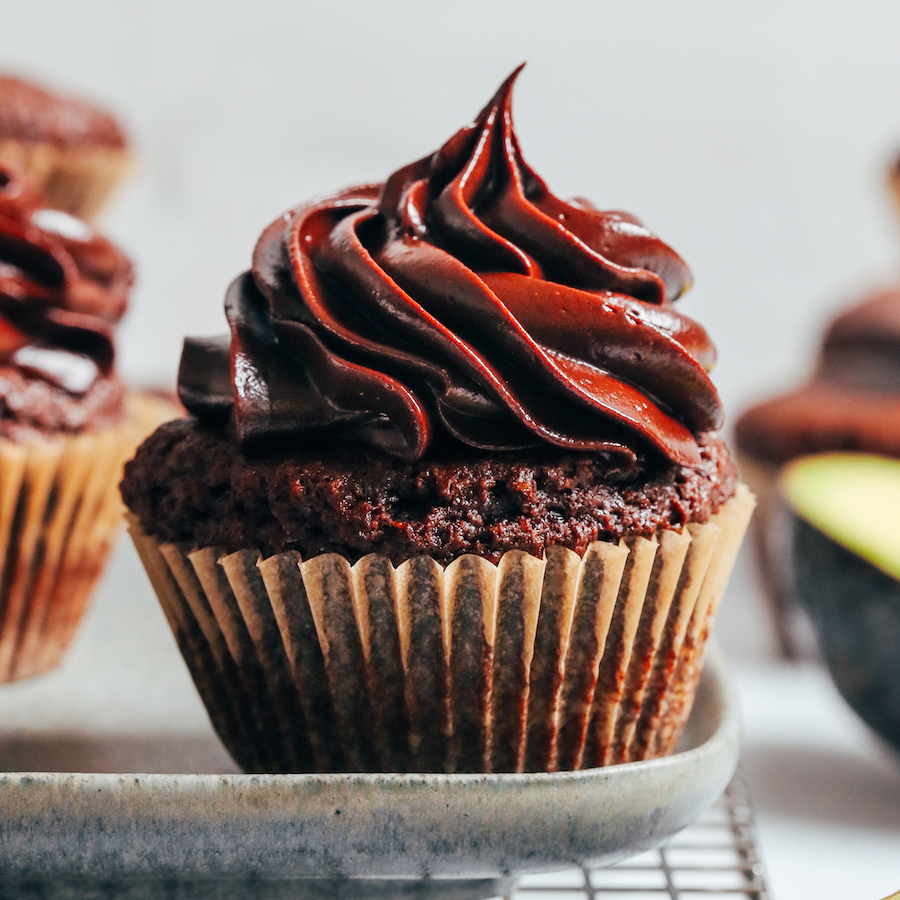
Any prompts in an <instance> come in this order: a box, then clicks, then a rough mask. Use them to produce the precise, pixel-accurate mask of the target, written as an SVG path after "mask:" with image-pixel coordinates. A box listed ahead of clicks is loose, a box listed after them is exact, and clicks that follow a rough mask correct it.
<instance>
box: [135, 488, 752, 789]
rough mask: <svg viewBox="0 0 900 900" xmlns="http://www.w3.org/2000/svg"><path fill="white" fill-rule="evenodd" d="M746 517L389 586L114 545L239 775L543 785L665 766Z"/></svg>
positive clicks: (152, 544)
mask: <svg viewBox="0 0 900 900" xmlns="http://www.w3.org/2000/svg"><path fill="white" fill-rule="evenodd" d="M753 505H754V499H753V497H752V495H751V494H750V492H749V490H748V489H747V488H746V487H744V486H743V485H741V486H740V487H739V489H738V491H737V493H736V494H735V496H734V497H733V498H732V499H731V500H729V501H728V503H726V504H725V505H724V506H723V507H722V509H721V510H720V511H719V513H718V514H716V515H715V516H714V517H713V518H712V519H711V520H710V522H708V523H706V524H703V525H691V526H689V527H688V528H687V529H685V530H684V532H682V533H677V532H674V531H662V532H660V533H659V534H658V535H656V536H655V537H652V538H649V539H647V538H642V537H634V538H629V539H627V540H622V541H619V542H617V543H614V542H604V541H598V542H595V543H593V544H591V545H590V546H589V547H588V549H587V551H586V552H585V554H584V556H583V557H579V556H578V555H577V554H575V553H573V552H572V551H570V550H567V549H565V548H562V547H550V548H548V550H547V553H546V555H545V558H544V559H536V558H534V557H532V556H530V555H528V554H527V553H524V552H521V551H510V552H508V553H506V554H504V555H503V557H502V558H501V559H500V561H499V563H498V564H497V565H493V564H491V563H489V562H487V561H486V560H484V559H481V558H480V557H475V556H471V555H467V556H463V557H460V558H459V559H457V560H455V561H454V562H452V563H451V564H450V565H448V566H447V567H446V569H443V568H441V566H439V565H438V564H437V563H436V562H435V561H434V560H432V559H430V558H428V557H424V556H423V557H416V558H414V559H410V560H408V561H406V562H404V563H403V564H402V565H400V566H397V567H394V566H393V565H392V564H391V563H390V561H389V560H387V559H386V558H385V557H382V556H378V555H371V556H367V557H364V558H363V559H361V560H360V561H359V562H358V563H356V564H355V565H352V566H351V565H350V564H349V563H348V561H347V560H346V559H344V558H343V557H342V556H339V555H337V554H333V553H327V554H323V555H321V556H317V557H315V558H313V559H310V560H306V561H303V560H302V559H301V558H300V556H299V554H298V553H296V552H293V551H290V552H286V553H281V554H278V555H275V556H272V557H270V558H268V559H265V560H264V559H262V558H261V556H260V554H259V553H258V552H257V551H250V550H241V551H238V552H236V553H230V554H223V553H221V552H220V551H218V550H217V549H216V548H210V547H207V548H202V549H195V548H193V547H191V546H188V545H183V544H163V543H161V542H159V541H158V540H156V539H155V538H153V537H150V536H148V535H147V534H145V533H144V532H143V530H142V529H141V526H140V524H139V523H138V521H137V520H136V519H135V518H134V517H133V516H132V515H131V514H130V513H129V514H127V518H128V522H129V531H130V533H131V535H132V538H133V539H134V542H135V545H136V546H137V548H138V551H139V553H140V555H141V558H142V560H143V561H144V565H145V567H146V568H147V571H148V573H149V574H150V578H151V581H152V582H153V585H154V588H155V589H156V591H157V593H158V594H159V596H160V601H161V603H162V606H163V609H164V611H166V616H167V619H168V621H169V624H170V626H171V627H172V630H173V632H174V633H175V637H176V639H177V642H178V645H179V647H180V648H181V650H182V653H183V654H185V657H186V660H187V662H188V666H189V668H190V670H191V674H192V676H193V678H194V680H195V682H196V684H197V687H198V690H199V691H200V694H201V696H202V697H203V699H204V702H205V703H206V705H207V708H208V709H209V712H210V719H211V720H212V722H213V725H214V726H215V728H216V729H217V730H218V732H219V734H220V735H221V737H222V739H223V741H224V742H225V744H226V746H227V747H228V749H229V750H230V752H231V753H232V755H233V756H234V758H235V760H236V761H237V762H238V764H239V765H241V766H242V767H243V768H244V769H246V770H248V771H286V772H289V771H400V772H402V771H420V772H427V771H439V772H440V771H450V772H491V771H495V772H500V771H511V772H517V771H518V772H521V771H554V770H557V769H577V768H588V767H593V766H601V765H607V764H610V763H615V762H623V761H627V760H631V759H642V758H645V757H648V756H651V755H658V754H660V753H668V752H671V751H672V749H673V747H674V742H675V741H676V740H677V738H678V736H679V735H680V733H681V730H682V729H683V727H684V724H685V722H686V720H687V715H688V714H689V712H690V705H691V702H692V700H693V693H694V691H695V690H696V685H697V681H698V678H699V672H700V668H701V667H702V661H703V655H704V651H705V646H706V639H707V635H708V631H709V626H710V623H711V621H712V618H713V616H714V614H715V611H716V608H717V605H718V602H719V600H720V598H721V594H722V591H723V590H724V587H725V582H726V580H727V577H728V573H729V571H730V569H731V566H732V564H733V562H734V558H735V555H736V553H737V548H738V545H739V543H740V539H741V537H742V535H743V532H744V530H745V529H746V526H747V523H748V521H749V517H750V514H751V512H752V509H753Z"/></svg>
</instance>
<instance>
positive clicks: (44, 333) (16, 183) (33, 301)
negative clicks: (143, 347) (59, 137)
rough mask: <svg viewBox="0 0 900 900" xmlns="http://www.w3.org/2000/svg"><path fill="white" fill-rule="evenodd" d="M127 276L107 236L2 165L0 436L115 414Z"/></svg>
mask: <svg viewBox="0 0 900 900" xmlns="http://www.w3.org/2000/svg"><path fill="white" fill-rule="evenodd" d="M132 281H133V273H132V268H131V264H130V262H129V261H128V259H127V258H126V257H125V256H124V254H123V253H122V252H121V251H120V250H118V249H117V248H116V247H115V246H114V245H113V244H111V243H110V242H109V241H108V240H106V239H105V238H103V237H101V236H100V235H98V234H97V233H96V232H94V231H93V229H91V227H90V226H89V225H87V224H85V223H84V222H82V221H81V220H80V219H76V218H73V217H72V216H69V215H67V214H66V213H63V212H59V211H58V210H51V209H46V208H44V207H43V205H42V198H41V196H40V195H39V194H38V193H37V192H36V191H34V190H32V189H30V188H29V186H28V184H27V183H26V181H25V180H24V178H23V177H22V176H21V175H20V174H19V173H18V172H16V171H15V170H11V169H2V168H0V435H2V436H4V437H13V438H15V437H20V436H23V434H27V433H28V432H30V431H38V432H43V433H53V432H58V431H66V432H77V431H81V430H83V429H85V428H90V427H94V426H97V425H100V424H103V423H104V422H106V421H107V420H110V419H113V418H115V417H116V416H117V415H118V413H119V411H120V408H121V403H122V393H123V392H122V387H121V384H120V382H119V380H118V377H117V376H116V373H115V371H114V367H113V363H114V357H115V351H114V346H113V329H114V327H115V325H116V323H117V322H118V321H119V319H120V318H121V317H122V314H123V313H124V312H125V307H126V304H127V298H128V292H129V290H130V288H131V284H132Z"/></svg>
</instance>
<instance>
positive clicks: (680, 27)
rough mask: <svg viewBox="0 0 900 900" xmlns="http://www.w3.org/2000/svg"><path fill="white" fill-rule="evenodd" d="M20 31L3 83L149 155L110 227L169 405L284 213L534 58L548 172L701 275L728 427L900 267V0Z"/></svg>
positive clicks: (2, 56)
mask: <svg viewBox="0 0 900 900" xmlns="http://www.w3.org/2000/svg"><path fill="white" fill-rule="evenodd" d="M2 22H3V27H2V29H0V67H2V68H4V69H7V70H12V71H19V72H23V73H25V74H30V75H33V76H34V77H35V78H38V79H41V80H45V81H47V82H49V83H51V84H56V85H58V86H61V87H66V88H69V89H71V90H72V91H73V92H77V93H81V94H84V95H87V96H89V97H94V98H96V99H97V100H98V101H101V102H103V103H105V104H107V105H108V106H109V107H110V108H112V109H113V110H115V111H116V112H117V113H118V114H119V115H120V116H121V117H122V118H123V120H124V121H125V122H126V124H127V126H128V128H129V130H130V132H131V134H132V135H133V139H134V143H135V145H136V148H137V152H138V154H139V166H138V168H137V170H136V172H135V175H134V177H133V178H132V180H131V181H130V183H128V184H127V185H126V187H125V188H124V190H123V191H122V192H121V194H120V195H119V197H118V199H117V201H116V204H115V206H114V207H113V208H112V209H111V210H110V213H109V214H108V215H107V216H106V218H105V220H104V226H105V228H106V230H107V231H108V233H110V234H111V235H112V236H113V237H114V238H115V239H117V240H118V241H119V242H120V243H121V244H123V245H124V246H125V248H126V249H127V250H128V251H129V252H130V253H131V254H132V255H133V256H134V258H135V260H136V263H137V266H138V273H139V283H138V286H137V289H136V291H135V293H134V299H133V304H132V308H131V312H130V313H129V316H128V318H127V320H126V322H125V324H124V325H123V328H122V333H121V341H120V359H121V364H122V366H123V368H124V370H125V371H126V373H127V374H128V375H129V376H130V377H131V378H132V379H134V380H140V381H143V382H148V381H154V382H158V383H164V382H171V381H172V379H173V377H174V371H175V368H176V366H177V360H178V354H179V352H180V342H181V338H182V336H183V335H184V334H185V333H192V334H208V333H214V332H217V331H221V330H223V327H224V318H223V316H222V312H221V302H222V294H223V291H224V289H225V287H226V286H227V284H228V282H229V281H230V280H231V278H232V277H234V276H235V275H236V274H237V273H238V272H239V271H241V270H242V269H243V268H245V267H246V266H247V265H248V262H249V258H250V252H251V250H252V247H253V243H254V241H255V239H256V237H257V235H258V234H259V232H260V230H261V229H262V228H263V227H264V226H265V225H266V224H267V223H268V222H269V221H270V220H271V219H273V218H274V217H275V216H277V215H278V214H279V213H280V212H281V211H282V210H283V209H285V208H287V207H289V206H291V205H294V204H295V203H297V202H299V201H300V200H303V199H305V198H306V197H308V196H310V195H312V194H315V193H319V192H321V191H323V190H327V189H331V188H334V187H338V186H341V185H344V184H348V183H353V182H358V181H367V180H379V179H381V178H383V177H384V176H386V175H387V174H388V173H389V172H391V171H392V170H393V169H394V168H396V167H398V166H399V165H400V164H402V163H404V162H407V161H409V160H412V159H414V158H416V157H418V156H421V155H423V154H424V153H427V152H429V151H431V150H433V149H435V148H436V147H437V146H438V145H439V144H440V143H442V142H443V141H444V140H445V139H446V138H447V137H448V136H449V135H450V134H451V133H453V132H454V131H455V130H456V129H457V128H458V127H459V126H461V125H462V124H463V123H465V122H467V121H469V120H470V119H471V118H472V117H473V116H474V115H475V114H476V113H477V111H478V110H479V109H480V107H481V106H482V105H483V104H484V103H485V102H486V101H487V99H488V98H489V97H490V96H491V94H492V93H493V91H494V89H495V88H496V86H497V85H498V84H499V82H500V81H501V80H502V79H503V78H504V77H505V76H506V75H507V74H508V73H509V71H510V70H511V69H512V68H513V67H514V66H515V65H516V64H518V63H519V62H520V61H522V60H528V62H529V65H528V67H527V68H526V70H525V72H524V73H523V75H522V76H521V78H520V79H519V83H518V87H517V92H516V98H515V115H516V120H517V125H518V130H519V134H520V137H521V140H522V145H523V148H524V152H525V154H526V157H527V158H528V159H529V161H530V162H531V163H532V164H533V165H534V166H535V168H536V169H537V170H538V171H539V172H540V173H541V174H542V175H543V176H544V177H545V178H546V179H547V180H548V182H549V184H550V186H551V188H552V189H553V190H555V191H556V192H557V193H559V194H561V195H563V196H568V195H571V194H582V195H584V196H586V197H588V198H590V199H592V200H593V201H594V202H595V203H597V204H598V205H600V206H606V207H613V208H623V209H627V210H630V211H632V212H634V213H636V214H637V215H639V216H641V217H642V218H643V219H644V221H645V222H646V223H647V224H648V225H649V226H650V227H651V228H653V229H654V230H656V231H657V232H658V233H659V234H660V235H661V236H662V237H663V238H664V239H665V240H667V241H668V242H669V243H671V244H672V245H673V246H674V247H675V248H676V250H678V251H679V252H680V253H681V254H682V255H683V256H684V257H685V258H686V259H687V261H688V262H689V264H690V265H691V266H692V268H693V271H694V275H695V285H696V286H695V288H694V289H693V290H692V292H691V293H690V295H689V296H688V297H687V298H686V299H685V300H684V301H683V308H684V309H685V311H686V312H688V313H689V314H690V315H692V316H694V317H695V318H697V319H699V320H700V321H701V322H703V323H704V324H705V325H706V327H707V328H708V330H709V331H710V333H711V334H712V336H713V339H714V340H715V342H716V344H717V346H718V349H719V360H720V362H719V365H718V366H717V368H716V371H715V379H716V381H717V383H718V385H719V388H720V390H721V392H722V394H723V397H724V400H725V403H726V407H727V409H729V410H730V412H731V415H732V418H733V417H734V415H735V413H736V412H737V411H738V410H739V409H740V408H741V407H742V406H743V405H745V404H746V403H747V402H749V401H750V400H751V399H753V398H756V397H758V396H760V395H761V394H764V393H765V392H767V391H769V390H771V389H774V388H779V387H781V386H784V385H786V384H787V383H788V382H790V381H791V380H793V379H796V378H799V377H801V376H802V373H803V372H805V371H806V369H807V367H808V365H809V357H810V354H811V352H812V349H813V347H814V345H815V341H816V339H817V335H818V329H819V327H820V325H821V323H822V322H823V320H824V319H825V318H826V317H827V315H828V314H829V313H830V312H831V311H832V310H833V309H834V308H835V307H836V306H838V305H840V304H841V303H842V302H844V301H845V300H846V299H848V298H850V297H852V296H853V295H854V294H856V293H857V292H859V291H860V290H862V289H864V288H866V287H868V286H872V285H876V284H879V283H883V282H884V281H886V280H889V279H891V278H892V277H893V275H894V272H895V269H897V268H898V259H900V252H898V250H900V247H898V244H900V232H898V228H897V222H896V221H895V218H896V217H895V214H894V211H893V209H892V205H891V201H890V199H889V196H888V194H887V191H886V189H885V181H884V172H885V169H886V166H887V164H888V163H889V162H890V160H891V159H892V158H893V156H894V154H895V153H896V152H897V151H898V150H900V53H898V52H897V47H898V45H900V42H898V38H900V4H898V3H896V2H887V0H884V2H875V0H871V2H865V3H863V2H859V0H815V2H813V0H792V2H791V0H756V2H754V3H753V4H742V5H740V6H738V5H737V4H723V3H721V2H717V0H681V2H679V3H677V4H672V3H666V2H663V0H658V2H649V0H627V2H626V0H622V2H598V0H557V2H555V3H548V2H546V0H543V2H541V0H506V2H493V3H491V2H487V0H456V2H454V3H446V4H436V3H427V2H423V0H416V2H408V0H382V2H379V3H358V4H353V3H349V2H345V3H337V2H334V3H327V2H321V0H318V2H310V0H254V2H252V3H250V2H245V3H241V2H238V0H156V2H153V3H139V2H121V0H81V2H78V3H73V2H71V0H27V2H14V0H6V2H5V3H4V4H3V16H2ZM732 594H735V595H743V596H734V597H732V598H731V600H730V602H729V604H728V605H727V607H726V613H725V615H726V620H725V622H724V623H723V624H724V626H725V627H724V631H725V636H726V638H727V639H728V640H729V642H730V643H732V644H733V646H734V647H735V649H736V650H737V651H747V652H750V651H758V650H760V649H761V648H762V646H763V644H764V633H763V630H762V629H761V626H760V620H759V616H756V618H755V619H754V618H753V616H754V613H753V609H754V606H753V604H754V599H753V598H754V595H753V591H752V588H751V587H750V586H749V583H747V582H746V580H745V579H742V578H739V579H738V582H737V584H735V586H734V588H733V590H732ZM729 607H730V611H729ZM748 616H749V617H750V618H747V617H748ZM729 623H730V624H729Z"/></svg>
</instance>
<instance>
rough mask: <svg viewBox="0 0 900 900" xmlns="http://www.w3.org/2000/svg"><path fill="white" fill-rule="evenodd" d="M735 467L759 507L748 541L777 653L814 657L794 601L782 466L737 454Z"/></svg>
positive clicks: (813, 643) (811, 637)
mask: <svg viewBox="0 0 900 900" xmlns="http://www.w3.org/2000/svg"><path fill="white" fill-rule="evenodd" d="M737 463H738V467H739V469H740V471H741V475H742V477H744V478H745V479H746V481H747V484H748V485H749V486H750V489H751V490H752V491H753V492H754V494H756V496H757V499H758V506H757V510H756V514H755V515H754V517H753V523H752V526H751V528H750V542H751V545H752V547H753V551H754V554H755V556H756V558H757V561H758V565H757V566H756V572H757V575H758V577H759V579H760V581H761V583H762V589H763V595H764V597H765V599H766V603H767V605H768V608H769V615H770V617H771V621H772V627H773V630H774V632H775V638H776V640H777V642H778V650H779V651H780V653H781V655H782V656H783V657H784V658H785V659H791V660H795V659H803V658H810V657H814V656H815V655H816V641H815V637H814V635H813V631H812V627H811V626H810V624H809V621H808V618H807V616H806V613H805V612H804V610H803V609H802V608H801V607H800V605H799V604H798V603H797V602H796V601H795V600H794V596H795V592H794V587H793V584H792V574H791V556H790V551H789V549H788V548H789V547H790V528H791V525H790V515H789V513H788V512H787V509H786V508H785V505H784V501H783V500H782V499H781V496H780V493H779V489H778V482H779V479H780V477H781V471H782V469H783V465H781V464H780V463H766V462H761V461H759V460H756V459H753V458H751V457H749V456H747V455H746V454H738V456H737Z"/></svg>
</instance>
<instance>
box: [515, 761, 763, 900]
mask: <svg viewBox="0 0 900 900" xmlns="http://www.w3.org/2000/svg"><path fill="white" fill-rule="evenodd" d="M511 900H769V894H768V891H767V889H766V885H765V879H764V876H763V870H762V865H761V863H760V861H759V858H758V856H757V853H756V847H755V846H754V842H753V813H752V810H751V808H750V803H749V799H748V797H747V789H746V787H745V786H744V782H743V779H742V778H741V775H740V773H738V774H737V775H736V776H735V778H734V779H733V780H732V782H731V784H730V785H729V786H728V788H727V789H726V791H725V793H724V794H723V795H722V797H721V799H720V800H719V801H718V803H716V804H715V806H713V807H712V809H710V810H709V812H707V813H706V814H705V815H703V816H702V817H701V818H700V819H699V820H698V821H697V822H695V823H694V824H693V825H691V826H690V827H688V828H686V829H685V830H684V831H682V832H681V833H680V834H678V835H676V836H675V837H674V838H673V839H672V840H671V841H669V843H668V844H666V845H665V846H664V847H662V848H661V849H659V850H651V851H648V852H647V853H642V854H641V855H640V856H634V857H632V858H631V859H627V860H625V861H624V862H622V863H619V864H618V865H616V866H611V867H610V868H606V869H571V870H568V871H565V872H552V873H548V874H546V875H531V876H528V877H526V878H523V879H522V881H521V882H520V883H519V885H518V886H517V887H516V890H515V892H514V893H513V894H512V897H511Z"/></svg>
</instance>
